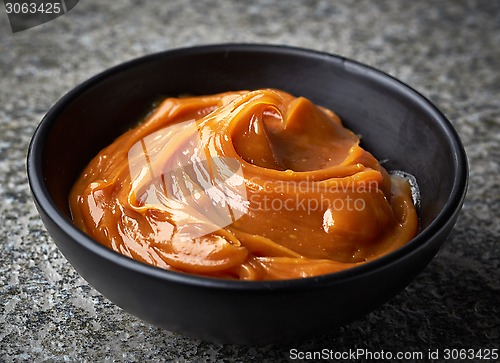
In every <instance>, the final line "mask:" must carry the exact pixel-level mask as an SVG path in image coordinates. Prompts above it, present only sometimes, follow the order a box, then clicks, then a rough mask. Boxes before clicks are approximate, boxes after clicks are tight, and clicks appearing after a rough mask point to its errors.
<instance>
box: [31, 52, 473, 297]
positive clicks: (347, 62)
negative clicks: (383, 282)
mask: <svg viewBox="0 0 500 363" xmlns="http://www.w3.org/2000/svg"><path fill="white" fill-rule="evenodd" d="M231 52H251V53H268V54H269V53H270V54H280V55H287V56H290V55H292V56H294V57H295V56H299V57H306V58H319V59H323V60H327V61H328V62H330V63H332V62H333V63H337V64H338V65H341V66H342V67H344V69H345V71H346V72H350V73H353V74H357V75H361V76H362V77H364V78H369V79H371V80H372V81H374V82H375V83H378V84H382V85H383V86H386V87H390V88H392V89H395V90H396V91H397V92H398V93H399V94H401V95H402V96H403V97H404V98H405V99H411V100H412V101H413V102H414V103H416V104H417V105H418V107H419V108H422V109H424V110H425V111H426V112H427V113H428V114H430V115H431V116H432V119H433V120H434V121H435V125H437V126H439V127H440V129H441V130H442V131H443V132H444V134H445V135H446V140H447V141H448V142H449V144H450V147H451V149H452V150H453V155H452V156H453V162H454V166H455V173H454V175H453V186H452V189H451V193H450V198H449V199H448V200H447V201H446V203H445V205H444V207H443V208H442V210H441V211H440V212H439V213H438V215H437V216H436V218H435V219H434V220H433V221H432V222H431V223H430V224H429V225H428V226H427V227H426V228H425V229H423V230H422V231H420V232H419V234H418V235H417V236H415V237H414V238H413V239H412V240H410V241H409V242H408V243H407V244H405V245H404V246H402V247H400V248H398V249H397V250H395V251H392V252H390V253H388V254H386V255H384V256H382V257H379V258H377V259H375V260H373V261H370V262H367V263H364V264H362V265H360V266H356V267H353V268H349V269H346V270H343V271H339V272H335V273H330V274H324V275H319V276H313V277H307V278H297V279H288V280H271V281H240V280H228V279H220V278H212V277H205V276H198V275H194V274H188V273H182V272H175V271H169V270H164V269H161V268H159V267H155V266H152V265H147V264H145V263H142V262H139V261H136V260H133V259H131V258H129V257H126V256H124V255H121V254H120V253H118V252H115V251H113V250H111V249H109V248H107V247H105V246H104V245H102V244H100V243H99V242H97V241H95V240H94V239H92V238H91V237H90V236H88V235H87V234H85V233H84V232H83V231H81V230H80V229H78V228H77V227H76V226H75V225H74V224H73V223H72V221H71V220H70V219H69V218H68V217H67V216H66V215H65V214H64V213H63V212H62V211H60V210H59V208H58V207H57V206H56V204H55V202H54V200H53V199H52V197H51V196H50V193H49V191H48V189H47V187H46V186H45V183H44V180H45V179H44V174H43V159H42V155H43V151H44V148H45V145H46V141H47V137H48V135H49V134H50V131H51V129H52V126H53V125H54V124H55V122H56V121H57V118H58V116H59V115H60V114H61V113H62V112H63V110H64V109H65V108H66V107H67V106H68V105H69V104H71V102H72V101H73V100H75V99H76V98H78V97H79V96H80V95H81V94H83V93H84V92H85V91H86V90H88V89H90V88H92V87H93V86H94V85H96V84H98V83H99V82H101V81H102V80H103V79H105V78H107V77H110V76H113V75H115V74H117V73H119V72H123V71H125V70H127V69H129V68H133V67H135V66H138V65H140V64H142V63H147V62H150V61H154V60H158V59H161V58H170V57H178V56H193V55H197V56H200V55H203V54H209V53H224V54H225V55H226V56H227V55H229V54H230V53H231ZM27 175H28V182H29V186H30V188H31V192H32V195H33V197H34V199H35V202H36V204H37V207H38V208H39V209H40V212H43V213H44V214H45V215H46V216H47V217H48V218H49V219H50V220H51V222H52V223H54V224H55V225H57V226H58V227H59V228H60V229H61V230H62V231H63V232H64V233H65V234H66V235H67V236H69V238H70V239H72V240H73V241H72V243H78V244H80V245H81V246H82V247H83V248H85V249H87V250H90V251H91V252H92V253H95V254H97V255H99V256H100V257H102V258H104V259H105V260H109V261H110V262H112V263H114V264H118V265H120V266H121V267H123V268H126V269H131V270H134V271H135V272H137V273H140V274H145V275H148V276H149V277H151V278H156V279H159V280H164V281H168V282H171V283H182V284H186V285H190V286H197V287H204V288H218V289H225V290H251V291H255V290H259V291H272V290H283V289H304V288H315V287H319V286H325V285H331V284H335V283H341V282H346V281H347V280H351V279H356V278H359V277H360V276H363V275H366V274H370V273H372V272H373V271H375V270H378V269H384V268H387V267H388V266H390V265H391V264H394V263H396V262H397V261H398V260H399V259H401V258H404V257H405V256H407V255H411V254H412V253H415V252H416V251H417V250H419V249H421V248H423V247H424V246H425V245H426V244H427V243H428V242H429V241H430V240H431V239H432V238H433V236H435V235H437V234H439V233H440V232H441V231H442V230H443V229H445V228H446V227H447V225H448V223H449V221H451V220H453V218H454V217H455V215H456V214H457V213H458V212H459V211H460V207H461V205H462V203H463V200H464V198H465V194H466V191H467V185H468V162H467V156H466V153H465V149H464V147H463V144H462V141H461V140H460V137H459V135H458V133H457V131H456V130H455V128H454V127H453V125H452V123H451V122H450V121H449V120H448V119H447V118H446V116H445V115H444V114H443V113H442V112H441V111H440V110H439V109H438V108H437V107H436V106H435V105H434V104H433V103H432V102H431V101H430V100H428V99H427V98H426V97H425V96H423V95H422V94H421V93H420V92H418V91H416V90H415V89H413V88H412V87H411V86H409V85H407V84H405V83H404V82H402V81H400V80H398V79H396V78H395V77H393V76H391V75H389V74H387V73H385V72H383V71H381V70H378V69H376V68H374V67H372V66H369V65H366V64H363V63H361V62H358V61H355V60H351V59H349V58H345V57H343V56H340V55H337V54H331V53H326V52H322V51H318V50H313V49H307V48H298V47H293V46H288V45H278V44H248V43H225V44H210V45H201V46H194V47H187V48H175V49H169V50H166V51H161V52H158V53H153V54H149V55H145V56H142V57H138V58H135V59H132V60H129V61H126V62H124V63H121V64H118V65H115V66H113V67H111V68H109V69H107V70H105V71H103V72H101V73H98V74H96V75H94V76H92V77H91V78H89V79H87V80H86V81H84V82H82V83H80V84H79V85H77V86H76V87H74V88H73V89H71V90H70V91H68V92H67V93H66V94H64V95H63V96H62V97H61V98H60V99H59V100H58V101H56V102H55V103H54V104H53V105H52V106H51V107H50V108H49V110H48V112H47V113H46V114H45V116H44V117H43V118H42V120H41V122H40V123H39V125H38V126H37V128H36V130H35V132H34V134H33V137H32V139H31V142H30V144H29V148H28V154H27Z"/></svg>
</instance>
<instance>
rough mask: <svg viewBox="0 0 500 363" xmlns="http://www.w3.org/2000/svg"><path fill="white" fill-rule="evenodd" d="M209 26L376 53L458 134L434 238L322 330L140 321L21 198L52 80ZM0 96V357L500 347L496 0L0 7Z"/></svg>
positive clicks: (212, 30)
mask: <svg viewBox="0 0 500 363" xmlns="http://www.w3.org/2000/svg"><path fill="white" fill-rule="evenodd" d="M219 42H260V43H279V44H289V45H296V46H302V47H307V48H313V49H317V50H324V51H328V52H332V53H338V54H342V55H344V56H346V57H349V58H353V59H356V60H359V61H361V62H364V63H368V64H370V65H373V66H375V67H377V68H379V69H382V70H384V71H386V72H388V73H390V74H392V75H394V76H396V77H398V78H400V79H402V80H403V81H405V82H407V83H408V84H410V85H412V86H413V87H414V88H416V89H417V90H419V91H420V92H422V93H423V94H424V95H426V96H427V97H428V98H430V99H431V100H432V101H434V102H435V103H436V104H437V105H438V106H439V107H440V108H441V110H442V111H443V112H444V113H445V114H446V115H447V116H448V117H449V118H450V120H451V121H452V123H453V124H454V125H455V127H456V128H457V130H458V132H459V133H460V135H461V137H462V140H463V142H464V144H465V147H466V150H467V153H468V157H469V160H470V187H469V192H468V195H467V199H466V201H465V204H464V208H463V210H462V213H461V215H460V217H459V219H458V222H457V224H456V227H455V228H454V230H453V232H452V233H451V236H450V237H449V239H448V241H447V242H446V243H445V245H444V247H443V249H442V250H441V251H440V252H439V254H438V255H437V257H436V258H435V259H434V260H433V262H432V263H431V264H430V265H429V266H428V267H427V268H426V269H425V271H424V272H423V273H421V274H420V275H419V276H418V277H417V278H416V279H415V280H414V281H413V282H412V283H411V284H410V285H409V286H408V287H407V288H406V289H405V290H404V291H402V292H401V293H400V294H398V295H397V296H396V297H395V298H393V299H392V300H390V301H389V302H388V303H386V304H385V305H384V306H383V307H381V308H380V309H378V310H376V311H374V312H372V313H370V314H369V315H367V316H365V317H364V318H361V319H360V320H358V321H356V322H354V323H352V324H350V325H348V326H345V327H340V328H336V329H335V330H334V331H333V333H332V334H329V335H327V336H320V337H318V338H315V339H311V340H305V341H301V342H298V343H296V344H294V345H293V344H292V345H283V346H275V345H270V346H265V347H245V346H231V345H217V344H211V343H207V342H202V341H198V340H193V339H190V338H186V337H183V336H179V335H176V334H173V333H170V332H168V331H164V330H161V329H158V328H156V327H154V326H151V325H148V324H146V323H143V322H141V321H139V320H137V319H136V318H134V317H133V316H130V315H128V314H127V313H125V312H123V311H122V310H121V309H120V308H118V307H117V306H115V305H114V304H112V303H110V302H109V301H108V300H107V299H106V298H104V297H103V296H101V295H100V294H99V293H98V292H97V291H95V290H94V289H93V288H92V287H90V286H89V285H88V284H87V283H86V282H85V281H84V280H83V279H82V278H80V277H79V276H78V274H77V273H76V272H75V271H74V270H73V268H72V267H71V265H70V264H69V263H68V262H67V261H66V260H65V258H64V257H63V256H62V255H61V254H60V252H59V251H58V250H57V249H56V247H55V245H54V243H53V242H52V241H51V239H50V237H49V236H48V234H47V232H46V231H45V229H44V227H43V225H42V223H41V221H40V219H39V217H38V214H37V212H36V210H35V207H34V204H33V202H32V199H31V195H30V191H29V188H28V184H27V180H26V172H25V157H26V150H27V147H28V143H29V140H30V138H31V135H32V133H33V131H34V129H35V127H36V125H37V124H38V123H39V121H40V120H41V118H42V116H43V115H44V113H45V112H46V111H47V109H48V108H49V107H50V106H51V105H52V104H53V103H54V102H55V101H56V100H57V99H58V98H59V97H60V96H61V95H62V94H64V93H65V92H66V91H68V90H69V89H71V88H72V87H74V86H75V85H77V84H78V83H80V82H81V81H83V80H85V79H86V78H88V77H90V76H92V75H94V74H96V73H98V72H100V71H102V70H104V69H106V68H108V67H110V66H113V65H116V64H118V63H121V62H123V61H126V60H129V59H132V58H135V57H138V56H141V55H144V54H147V53H151V52H157V51H161V50H165V49H170V48H176V47H185V46H192V45H197V44H206V43H219ZM0 100H1V103H0V245H1V253H0V362H4V361H5V362H11V361H13V362H17V361H27V362H41V361H50V362H53V361H55V362H60V361H88V362H97V361H126V362H147V361H178V362H192V361H193V362H281V361H288V360H289V358H290V349H291V348H297V349H298V350H300V351H315V350H316V351H317V350H321V349H323V348H326V349H331V350H334V351H348V350H349V349H357V348H363V349H365V348H366V349H368V350H370V351H373V352H376V351H381V350H384V351H391V352H397V351H421V352H424V353H426V352H428V350H429V349H432V350H434V349H438V348H439V349H441V350H443V349H445V348H475V349H479V348H482V349H485V348H490V349H492V348H500V271H499V268H500V166H499V165H500V164H499V163H500V2H499V1H495V0H484V1H474V0H471V1H462V0H459V1H456V0H443V1H439V2H438V1H389V0H387V1H371V0H362V1H358V0H356V1H345V0H343V1H301V2H299V1H294V2H292V1H270V0H269V1H264V0H255V1H185V0H183V1H181V0H175V1H156V0H154V1H149V0H148V1H140V2H139V1H133V0H124V1H119V0H115V1H97V0H94V1H90V0H89V1H81V2H80V4H78V5H77V6H76V8H74V9H73V10H72V11H71V12H69V13H68V14H66V15H65V16H62V17H60V18H58V19H56V20H54V21H52V22H50V23H47V24H44V25H41V26H39V27H37V28H33V29H30V30H27V31H24V32H20V33H16V34H12V33H11V30H10V27H9V24H8V22H7V16H6V14H5V12H4V10H3V8H1V9H0ZM441 357H442V356H441Z"/></svg>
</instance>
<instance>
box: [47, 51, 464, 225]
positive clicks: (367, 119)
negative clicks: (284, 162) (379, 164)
mask: <svg viewBox="0 0 500 363" xmlns="http://www.w3.org/2000/svg"><path fill="white" fill-rule="evenodd" d="M265 87H271V88H280V89H283V90H285V91H288V92H290V93H292V94H294V95H296V96H305V97H307V98H309V99H311V100H312V101H313V102H315V103H317V104H319V105H322V106H325V107H328V108H330V109H332V110H333V111H335V112H336V113H337V114H338V115H339V116H340V117H341V119H342V120H343V122H344V124H345V125H346V126H347V127H349V128H351V129H352V130H353V131H354V132H356V133H358V134H361V135H362V142H363V145H364V147H365V148H366V149H367V150H369V151H371V152H372V153H373V154H374V155H375V157H377V158H378V159H379V160H384V159H387V160H388V161H387V163H386V164H385V166H386V168H387V169H389V170H403V171H406V172H408V173H411V174H413V175H414V176H415V177H416V179H417V181H418V184H419V187H420V192H421V205H420V213H419V214H420V219H421V229H422V230H425V229H426V228H427V227H428V226H429V225H430V224H431V223H432V222H433V221H434V220H435V219H436V218H437V217H438V215H439V214H440V212H441V211H442V209H443V207H444V206H445V204H446V203H447V201H448V200H449V199H450V198H451V197H452V194H453V193H454V192H456V189H457V185H456V184H457V180H456V179H457V177H458V176H459V175H461V174H463V173H465V170H462V169H464V168H466V166H464V165H461V163H464V161H463V158H464V156H463V155H462V154H460V150H461V145H460V144H459V141H458V138H457V136H456V134H455V133H454V131H453V128H451V126H450V125H449V123H448V122H447V121H446V119H445V118H444V117H443V116H442V115H441V114H440V113H439V111H437V110H436V109H435V108H434V107H433V106H432V105H430V104H429V103H427V101H426V100H425V99H424V98H423V97H421V96H420V95H419V94H417V93H416V92H414V91H413V90H411V89H410V88H408V87H407V86H405V85H403V84H401V83H400V82H398V81H396V80H394V79H392V78H390V77H388V76H387V75H384V74H383V73H380V72H378V71H376V70H373V69H371V68H369V67H366V66H364V65H361V64H358V63H356V62H352V61H348V60H345V59H343V58H341V57H334V56H329V55H325V54H321V53H315V52H308V51H303V50H298V49H293V48H284V47H271V46H257V45H256V46H237V45H234V46H218V47H200V48H193V49H187V50H178V51H171V52H168V53H163V54H155V55H152V56H148V57H145V58H141V59H139V60H135V61H132V62H129V63H126V64H124V65H121V66H118V67H115V68H113V69H111V70H109V71H106V72H104V73H102V74H100V75H98V76H96V77H94V78H92V79H90V80H89V81H87V82H85V83H83V84H82V85H80V86H78V87H77V88H75V89H74V90H72V91H71V92H70V93H69V94H67V95H66V96H65V97H64V98H63V99H62V100H61V101H60V102H59V103H58V104H57V105H56V106H55V107H53V108H52V109H51V111H49V113H48V114H47V116H46V118H47V119H48V120H49V122H46V123H45V124H44V126H43V127H44V129H43V130H42V131H41V132H42V133H44V137H46V141H45V143H43V145H42V146H41V148H42V150H43V151H42V153H41V156H40V157H41V162H42V168H43V171H42V173H43V176H44V179H45V183H46V187H47V190H48V192H49V194H50V196H51V198H52V199H53V201H54V202H55V204H56V205H57V207H58V208H59V209H60V210H61V211H62V212H63V213H64V214H65V215H66V216H67V217H68V218H69V217H70V215H69V207H68V200H67V199H68V193H69V190H70V188H71V186H72V184H73V183H74V182H75V180H76V178H77V177H78V175H79V174H80V172H81V171H82V169H83V168H84V167H85V166H86V165H87V163H88V162H89V161H90V160H91V159H92V158H93V157H94V156H95V155H96V154H97V153H98V152H99V151H100V150H101V149H102V148H103V147H105V146H106V145H108V144H109V143H111V142H112V141H113V140H114V139H115V138H116V137H117V136H119V135H120V134H121V133H122V132H123V131H125V130H126V129H127V128H128V127H129V126H130V125H131V124H134V123H136V122H137V121H138V120H139V119H140V118H141V117H142V116H143V115H144V114H145V112H147V111H148V110H149V109H150V107H151V104H152V102H153V101H154V100H157V99H158V97H161V96H167V95H178V94H181V93H189V94H199V95H202V94H213V93H217V92H223V91H229V90H241V89H249V90H250V89H258V88H265Z"/></svg>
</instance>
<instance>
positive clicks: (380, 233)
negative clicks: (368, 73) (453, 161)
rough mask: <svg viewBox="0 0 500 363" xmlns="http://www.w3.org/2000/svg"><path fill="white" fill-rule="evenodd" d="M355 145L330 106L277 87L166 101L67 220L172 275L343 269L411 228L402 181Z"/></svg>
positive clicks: (260, 275) (278, 275)
mask: <svg viewBox="0 0 500 363" xmlns="http://www.w3.org/2000/svg"><path fill="white" fill-rule="evenodd" d="M367 122H368V121H367ZM359 141H360V140H359V138H358V137H357V136H356V135H355V134H354V133H353V132H351V131H349V130H348V129H346V128H344V127H343V126H342V124H341V121H340V119H339V118H338V117H337V116H336V115H335V114H334V113H333V112H332V111H330V110H328V109H325V108H323V107H319V106H316V105H314V104H313V103H311V101H309V100H307V99H306V98H303V97H297V98H296V97H293V96H291V95H290V94H288V93H285V92H283V91H279V90H272V89H264V90H257V91H241V92H228V93H222V94H217V95H211V96H201V97H183V98H167V99H166V100H164V101H163V102H162V103H161V105H160V106H159V107H157V108H156V109H155V110H154V111H153V112H152V113H151V114H150V115H149V116H148V117H147V118H146V120H145V121H144V122H142V123H141V124H140V125H139V126H137V127H135V128H133V129H131V130H129V131H128V132H126V133H125V134H123V135H122V136H120V137H119V138H118V139H116V141H114V142H113V143H112V144H111V145H109V146H108V147H106V148H105V149H104V150H102V151H101V152H100V153H99V154H98V155H97V156H96V157H95V158H94V159H93V160H92V161H91V163H90V164H89V165H88V166H87V168H86V169H85V170H84V172H83V173H82V175H81V177H80V178H79V179H78V180H77V182H76V183H75V185H74V187H73V189H72V191H71V194H70V199H69V203H70V208H71V212H72V216H73V220H74V223H75V224H76V225H77V226H78V227H80V228H81V229H82V230H83V231H85V232H86V233H87V234H89V235H90V236H91V237H93V238H94V239H96V240H97V241H99V242H100V243H102V244H104V245H105V246H108V247H109V248H111V249H113V250H115V251H117V252H119V253H121V254H123V255H125V256H128V257H131V258H133V259H135V260H138V261H142V262H145V263H148V264H151V265H154V266H158V267H160V268H164V269H168V270H174V271H181V272H185V273H192V274H198V275H204V276H211V277H221V278H231V279H241V280H273V279H292V278H301V277H310V276H316V275H321V274H326V273H331V272H336V271H340V270H344V269H347V268H350V267H353V266H357V265H359V264H362V263H365V262H367V261H370V260H373V259H375V258H377V257H379V256H382V255H384V254H387V253H388V252H391V251H393V250H395V249H397V248H399V247H401V246H402V245H404V244H405V243H407V242H408V241H409V240H410V239H412V238H413V237H414V236H415V235H416V233H417V230H418V218H417V214H416V211H415V207H414V205H413V201H412V196H411V191H410V185H409V183H408V181H407V180H406V179H404V178H402V177H400V176H396V175H389V174H388V173H387V172H386V170H385V169H384V168H383V167H382V166H381V165H380V164H379V162H378V161H377V160H376V159H375V158H374V157H373V156H372V155H371V154H370V153H369V152H367V151H366V150H364V149H363V148H361V147H360V146H359Z"/></svg>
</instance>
